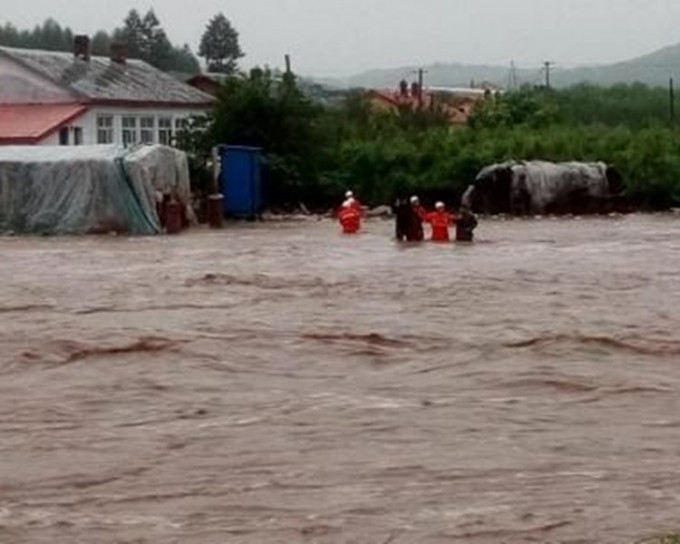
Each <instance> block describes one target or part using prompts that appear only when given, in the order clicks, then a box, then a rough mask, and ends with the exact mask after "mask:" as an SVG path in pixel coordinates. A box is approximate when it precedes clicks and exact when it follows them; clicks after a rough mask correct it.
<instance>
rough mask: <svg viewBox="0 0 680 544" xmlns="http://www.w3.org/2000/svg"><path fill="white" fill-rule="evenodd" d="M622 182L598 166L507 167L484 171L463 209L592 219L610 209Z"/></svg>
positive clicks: (545, 164) (535, 163)
mask: <svg viewBox="0 0 680 544" xmlns="http://www.w3.org/2000/svg"><path fill="white" fill-rule="evenodd" d="M621 188H622V183H621V176H620V174H619V173H618V172H617V171H616V169H615V168H613V167H611V166H608V165H606V164H604V163H602V162H593V163H584V162H564V163H551V162H544V161H529V162H506V163H502V164H493V165H491V166H488V167H486V168H484V169H483V170H482V171H481V172H480V173H479V174H478V175H477V177H476V179H475V182H474V184H473V185H472V186H470V188H469V189H468V191H467V192H466V193H465V195H464V196H463V204H466V205H468V206H471V207H472V208H473V209H475V210H476V211H481V212H484V213H492V214H493V213H513V214H542V213H588V212H590V213H597V212H601V211H607V210H609V209H611V207H612V205H613V204H614V203H615V202H616V199H617V197H618V195H619V193H620V191H621Z"/></svg>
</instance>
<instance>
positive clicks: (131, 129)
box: [120, 115, 140, 147]
mask: <svg viewBox="0 0 680 544" xmlns="http://www.w3.org/2000/svg"><path fill="white" fill-rule="evenodd" d="M120 122H121V136H122V142H123V145H124V146H125V147H128V146H133V145H137V144H138V143H139V136H140V134H139V116H137V115H122V116H121V120H120Z"/></svg>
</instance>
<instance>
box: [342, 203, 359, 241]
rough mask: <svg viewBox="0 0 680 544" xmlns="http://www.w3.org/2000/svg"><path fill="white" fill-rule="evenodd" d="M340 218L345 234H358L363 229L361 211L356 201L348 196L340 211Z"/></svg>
mask: <svg viewBox="0 0 680 544" xmlns="http://www.w3.org/2000/svg"><path fill="white" fill-rule="evenodd" d="M338 220H339V221H340V225H342V232H343V233H344V234H356V233H357V232H359V229H361V212H360V211H359V209H357V206H356V201H355V200H354V199H353V198H348V199H347V200H345V202H343V204H342V207H341V208H340V211H339V212H338Z"/></svg>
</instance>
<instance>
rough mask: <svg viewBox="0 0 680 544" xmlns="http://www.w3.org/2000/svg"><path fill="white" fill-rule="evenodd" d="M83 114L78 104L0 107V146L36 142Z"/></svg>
mask: <svg viewBox="0 0 680 544" xmlns="http://www.w3.org/2000/svg"><path fill="white" fill-rule="evenodd" d="M85 111H87V106H83V105H82V104H0V143H1V144H32V143H36V142H39V141H40V140H42V139H44V138H46V137H47V136H49V135H50V134H51V133H53V132H54V131H56V130H58V129H59V128H60V127H61V126H63V125H64V124H66V123H68V122H69V121H71V120H72V119H75V118H76V117H78V116H79V115H81V114H83V113H84V112H85Z"/></svg>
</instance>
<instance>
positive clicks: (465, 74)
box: [314, 43, 680, 88]
mask: <svg viewBox="0 0 680 544" xmlns="http://www.w3.org/2000/svg"><path fill="white" fill-rule="evenodd" d="M417 68H418V67H416V66H401V67H397V68H378V69H373V70H367V71H364V72H361V73H358V74H356V75H353V76H349V77H346V78H314V79H315V81H317V82H319V83H322V84H324V85H327V86H330V87H336V88H357V87H364V88H392V87H396V86H397V85H398V84H399V81H401V80H402V79H407V80H409V81H411V80H413V78H414V77H415V76H414V73H413V72H414V71H415V70H416V69H417ZM424 69H425V70H426V71H427V74H426V85H428V86H431V87H460V86H469V85H470V83H471V82H474V83H475V84H481V83H491V84H493V85H496V86H500V87H503V88H507V87H510V86H512V85H511V82H512V81H511V80H513V79H514V80H516V81H517V83H518V84H520V85H521V84H530V85H538V84H542V83H543V81H544V78H545V75H544V72H543V71H542V70H540V69H538V68H535V69H528V68H516V69H515V77H514V78H513V77H512V75H511V74H512V72H511V67H510V66H496V65H493V64H465V63H443V62H437V63H432V64H430V65H428V66H424ZM670 78H674V79H675V80H676V81H678V82H679V83H680V43H677V44H674V45H669V46H666V47H663V48H661V49H657V50H656V51H653V52H651V53H648V54H645V55H641V56H638V57H634V58H632V59H629V60H624V61H620V62H615V63H611V64H601V65H592V66H581V67H575V68H565V69H559V68H553V69H552V70H551V74H550V80H551V84H552V85H554V86H555V87H568V86H571V85H575V84H579V83H590V84H593V85H602V86H609V85H615V84H618V83H628V84H632V83H644V84H646V85H650V86H654V87H660V86H663V87H665V86H668V84H669V79H670Z"/></svg>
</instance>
